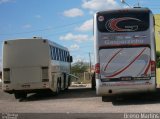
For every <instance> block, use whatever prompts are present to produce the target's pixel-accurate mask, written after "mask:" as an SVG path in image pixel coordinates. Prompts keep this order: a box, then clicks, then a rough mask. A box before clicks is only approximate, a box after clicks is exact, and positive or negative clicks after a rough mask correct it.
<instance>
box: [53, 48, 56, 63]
mask: <svg viewBox="0 0 160 119" xmlns="http://www.w3.org/2000/svg"><path fill="white" fill-rule="evenodd" d="M55 54H56V53H55V47H53V49H52V56H53V60H56V55H55Z"/></svg>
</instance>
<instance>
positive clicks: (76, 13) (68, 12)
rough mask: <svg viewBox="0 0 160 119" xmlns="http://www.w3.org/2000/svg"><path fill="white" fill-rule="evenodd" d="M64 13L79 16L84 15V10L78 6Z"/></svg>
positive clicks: (68, 15) (67, 15) (69, 15)
mask: <svg viewBox="0 0 160 119" xmlns="http://www.w3.org/2000/svg"><path fill="white" fill-rule="evenodd" d="M63 15H64V16H66V17H78V16H83V11H82V10H80V9H78V8H73V9H70V10H66V11H64V13H63Z"/></svg>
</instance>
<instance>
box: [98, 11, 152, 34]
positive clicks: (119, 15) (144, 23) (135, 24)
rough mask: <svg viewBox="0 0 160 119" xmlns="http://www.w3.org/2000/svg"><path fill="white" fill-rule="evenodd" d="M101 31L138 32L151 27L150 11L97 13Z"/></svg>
mask: <svg viewBox="0 0 160 119" xmlns="http://www.w3.org/2000/svg"><path fill="white" fill-rule="evenodd" d="M97 25H98V30H99V31H100V32H136V31H145V30H147V29H148V28H149V12H147V11H145V12H144V11H129V12H110V13H108V12H101V13H99V14H98V15H97Z"/></svg>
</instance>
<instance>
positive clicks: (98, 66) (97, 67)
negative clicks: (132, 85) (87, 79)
mask: <svg viewBox="0 0 160 119" xmlns="http://www.w3.org/2000/svg"><path fill="white" fill-rule="evenodd" d="M95 73H97V74H99V73H100V64H99V63H97V64H96V65H95Z"/></svg>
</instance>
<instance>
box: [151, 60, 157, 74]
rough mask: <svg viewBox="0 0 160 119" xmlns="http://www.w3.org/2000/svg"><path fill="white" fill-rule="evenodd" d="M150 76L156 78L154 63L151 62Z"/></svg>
mask: <svg viewBox="0 0 160 119" xmlns="http://www.w3.org/2000/svg"><path fill="white" fill-rule="evenodd" d="M151 76H153V77H154V76H156V62H155V61H151Z"/></svg>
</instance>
